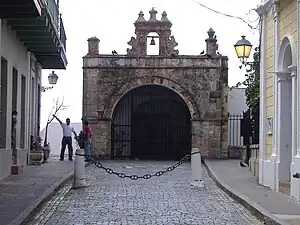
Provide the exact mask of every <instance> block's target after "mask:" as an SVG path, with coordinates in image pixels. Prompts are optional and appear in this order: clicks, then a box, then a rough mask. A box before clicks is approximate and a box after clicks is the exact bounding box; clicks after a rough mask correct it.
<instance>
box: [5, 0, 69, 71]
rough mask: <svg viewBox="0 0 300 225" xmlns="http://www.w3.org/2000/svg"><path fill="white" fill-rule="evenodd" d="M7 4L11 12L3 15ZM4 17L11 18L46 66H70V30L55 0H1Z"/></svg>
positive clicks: (15, 27) (25, 43)
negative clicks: (67, 31)
mask: <svg viewBox="0 0 300 225" xmlns="http://www.w3.org/2000/svg"><path fill="white" fill-rule="evenodd" d="M3 2H6V4H4V3H3ZM19 2H27V5H26V4H25V3H19ZM25 5H26V6H27V7H25ZM2 7H3V8H2ZM5 7H6V10H7V13H6V14H5V17H2V14H1V11H2V9H4V8H5ZM7 7H9V8H7ZM30 7H32V8H30ZM39 8H40V14H39ZM30 10H31V13H28V12H29V11H30ZM34 12H35V14H34ZM0 17H1V18H4V19H6V20H7V23H8V24H9V25H10V26H11V28H12V30H14V31H15V32H16V34H17V36H18V38H19V39H20V40H21V41H22V42H23V43H24V45H25V46H26V47H27V49H28V51H30V52H32V53H34V54H35V57H36V59H37V61H38V62H40V63H41V66H42V68H43V69H66V66H67V58H66V33H65V29H64V24H63V20H62V18H61V16H60V14H59V7H58V5H57V3H56V1H55V0H23V1H20V0H1V4H0Z"/></svg>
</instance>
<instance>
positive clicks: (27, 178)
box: [0, 157, 73, 225]
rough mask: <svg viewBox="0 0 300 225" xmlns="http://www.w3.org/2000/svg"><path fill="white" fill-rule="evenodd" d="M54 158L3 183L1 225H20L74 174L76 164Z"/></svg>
mask: <svg viewBox="0 0 300 225" xmlns="http://www.w3.org/2000/svg"><path fill="white" fill-rule="evenodd" d="M58 159H59V158H58V157H51V158H50V160H49V162H48V163H45V164H43V165H41V166H27V167H25V169H24V171H23V172H22V173H21V174H19V175H16V176H9V177H7V178H6V179H4V180H2V181H0V224H3V225H19V224H20V223H21V222H22V221H23V220H24V219H25V218H26V217H27V216H28V214H29V213H30V212H31V211H32V210H33V209H34V208H35V207H37V206H38V204H39V203H40V202H41V201H42V200H43V199H44V198H45V197H47V196H48V195H49V194H51V193H52V192H54V191H55V189H56V188H57V187H58V186H59V185H60V184H61V183H63V181H65V180H66V179H67V178H69V177H70V176H71V175H72V174H73V162H69V161H64V162H61V161H59V160H58Z"/></svg>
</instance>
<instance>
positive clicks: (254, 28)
mask: <svg viewBox="0 0 300 225" xmlns="http://www.w3.org/2000/svg"><path fill="white" fill-rule="evenodd" d="M192 1H193V2H195V3H196V4H198V5H200V6H202V7H203V8H206V9H208V10H210V11H212V12H214V13H217V14H220V15H223V16H226V17H230V18H234V19H238V20H241V21H242V22H244V23H245V24H247V25H248V27H250V28H251V29H252V30H256V29H258V26H256V27H254V26H252V25H251V24H250V23H248V22H247V21H246V20H244V19H243V18H242V17H239V16H233V15H230V14H226V13H222V12H219V11H217V10H215V9H213V8H210V7H208V6H206V5H203V4H202V3H200V2H198V1H196V0H192ZM248 14H250V11H249V13H248Z"/></svg>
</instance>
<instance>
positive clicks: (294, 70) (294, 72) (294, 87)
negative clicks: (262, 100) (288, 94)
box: [289, 66, 297, 163]
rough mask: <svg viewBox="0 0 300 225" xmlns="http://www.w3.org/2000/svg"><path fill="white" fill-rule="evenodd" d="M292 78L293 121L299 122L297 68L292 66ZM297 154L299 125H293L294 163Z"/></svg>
mask: <svg viewBox="0 0 300 225" xmlns="http://www.w3.org/2000/svg"><path fill="white" fill-rule="evenodd" d="M289 69H290V70H291V74H290V76H291V78H292V121H297V79H296V78H297V76H296V75H297V67H296V66H290V67H289ZM296 154H297V123H295V122H294V123H292V156H291V157H292V163H294V156H295V155H296Z"/></svg>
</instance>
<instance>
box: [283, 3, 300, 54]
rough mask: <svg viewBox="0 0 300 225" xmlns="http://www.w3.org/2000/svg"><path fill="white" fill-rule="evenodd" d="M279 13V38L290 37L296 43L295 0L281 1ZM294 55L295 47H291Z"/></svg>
mask: <svg viewBox="0 0 300 225" xmlns="http://www.w3.org/2000/svg"><path fill="white" fill-rule="evenodd" d="M279 5H280V13H279V38H280V41H281V40H282V39H283V37H284V36H286V35H290V36H291V37H292V38H293V42H294V43H297V0H281V1H280V4H279ZM293 47H294V49H293V51H294V53H296V45H295V44H294V45H293Z"/></svg>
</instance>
